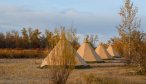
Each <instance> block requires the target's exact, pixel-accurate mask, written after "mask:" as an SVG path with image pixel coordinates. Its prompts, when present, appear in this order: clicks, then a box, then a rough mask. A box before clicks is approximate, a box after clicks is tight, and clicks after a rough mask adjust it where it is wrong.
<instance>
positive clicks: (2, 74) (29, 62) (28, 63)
mask: <svg viewBox="0 0 146 84" xmlns="http://www.w3.org/2000/svg"><path fill="white" fill-rule="evenodd" d="M41 62H42V59H0V84H49V80H48V78H49V73H48V69H40V68H38V67H39V65H40V64H41ZM90 66H91V68H87V69H75V70H74V71H73V72H72V74H71V75H70V77H69V80H68V81H74V80H75V79H78V78H80V77H81V76H82V75H83V74H95V75H97V76H102V77H104V76H106V77H112V78H115V80H122V81H127V84H128V83H129V84H146V76H140V75H134V74H127V73H129V72H132V70H131V69H129V68H127V67H125V65H124V63H123V59H116V60H106V61H105V63H92V64H90Z"/></svg>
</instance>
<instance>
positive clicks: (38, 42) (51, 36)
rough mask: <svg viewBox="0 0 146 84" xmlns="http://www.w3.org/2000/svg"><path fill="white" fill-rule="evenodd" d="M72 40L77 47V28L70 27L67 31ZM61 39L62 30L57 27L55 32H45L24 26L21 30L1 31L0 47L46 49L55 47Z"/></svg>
mask: <svg viewBox="0 0 146 84" xmlns="http://www.w3.org/2000/svg"><path fill="white" fill-rule="evenodd" d="M66 33H67V34H68V35H67V36H70V38H72V40H70V42H71V43H72V45H73V46H74V47H75V48H76V47H77V46H78V45H79V44H78V39H77V37H76V33H75V30H74V29H72V28H70V29H68V30H67V31H66ZM59 39H60V30H59V29H57V28H56V29H55V30H54V32H51V31H49V30H45V33H42V32H40V30H39V29H32V28H23V29H22V30H21V32H18V31H16V30H12V31H9V32H5V33H3V32H0V48H7V49H37V48H39V49H45V48H49V49H51V48H53V47H54V46H55V45H56V43H57V42H58V41H59Z"/></svg>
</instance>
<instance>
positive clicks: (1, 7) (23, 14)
mask: <svg viewBox="0 0 146 84" xmlns="http://www.w3.org/2000/svg"><path fill="white" fill-rule="evenodd" d="M123 1H124V0H0V32H6V31H10V30H13V29H15V30H18V31H19V30H20V29H21V28H23V27H26V28H28V27H32V28H40V30H41V31H42V32H43V31H44V30H45V29H46V28H48V29H49V30H51V31H52V30H54V28H55V27H59V26H66V27H70V26H71V25H73V26H74V28H76V29H77V33H78V34H79V35H81V36H83V35H86V34H96V33H97V34H98V35H99V40H100V41H106V40H107V39H109V38H110V37H113V36H117V35H118V34H117V29H116V26H118V25H119V23H120V17H119V15H118V12H119V11H120V8H121V6H122V4H123ZM132 1H133V2H134V5H135V6H137V7H138V8H139V13H138V17H139V18H141V20H142V25H141V28H142V30H143V31H145V32H146V24H145V23H146V11H145V8H146V5H145V4H146V0H132Z"/></svg>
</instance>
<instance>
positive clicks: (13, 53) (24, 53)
mask: <svg viewBox="0 0 146 84" xmlns="http://www.w3.org/2000/svg"><path fill="white" fill-rule="evenodd" d="M47 54H48V51H47V50H15V49H0V58H42V57H43V58H44V56H47Z"/></svg>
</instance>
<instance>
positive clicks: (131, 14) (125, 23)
mask: <svg viewBox="0 0 146 84" xmlns="http://www.w3.org/2000/svg"><path fill="white" fill-rule="evenodd" d="M137 12H138V9H137V7H134V6H133V3H131V0H125V4H124V6H123V7H122V8H121V10H120V12H119V15H120V16H121V20H122V22H121V24H120V25H119V27H118V32H119V35H120V36H121V39H122V42H123V45H125V46H124V49H125V50H124V51H125V53H124V55H125V56H126V57H127V62H128V63H130V59H131V40H132V38H133V37H132V33H133V32H134V31H138V30H139V28H140V20H138V19H137V16H136V15H137ZM127 45H128V46H127ZM127 49H128V50H127ZM126 51H128V52H126Z"/></svg>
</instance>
